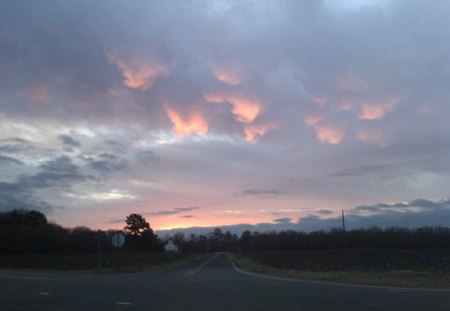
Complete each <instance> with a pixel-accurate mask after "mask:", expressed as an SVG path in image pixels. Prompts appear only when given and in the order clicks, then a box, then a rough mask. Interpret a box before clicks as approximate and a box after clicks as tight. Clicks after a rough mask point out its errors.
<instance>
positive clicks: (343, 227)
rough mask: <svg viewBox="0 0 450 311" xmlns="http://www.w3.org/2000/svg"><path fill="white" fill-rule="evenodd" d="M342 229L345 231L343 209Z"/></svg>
mask: <svg viewBox="0 0 450 311" xmlns="http://www.w3.org/2000/svg"><path fill="white" fill-rule="evenodd" d="M342 229H343V230H344V232H345V215H344V210H342Z"/></svg>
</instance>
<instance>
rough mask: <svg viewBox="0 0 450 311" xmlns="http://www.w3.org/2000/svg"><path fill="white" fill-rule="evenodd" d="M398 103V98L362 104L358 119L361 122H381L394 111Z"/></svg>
mask: <svg viewBox="0 0 450 311" xmlns="http://www.w3.org/2000/svg"><path fill="white" fill-rule="evenodd" d="M398 102H399V99H397V98H391V99H388V100H386V101H384V102H364V103H362V104H361V111H360V113H359V116H358V118H359V119H361V120H380V119H382V118H383V117H384V116H385V115H386V114H387V113H388V112H390V111H392V109H394V106H395V105H396V104H397V103H398Z"/></svg>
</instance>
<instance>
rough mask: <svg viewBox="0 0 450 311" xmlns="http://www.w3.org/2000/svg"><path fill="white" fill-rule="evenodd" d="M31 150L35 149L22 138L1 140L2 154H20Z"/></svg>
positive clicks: (0, 148)
mask: <svg viewBox="0 0 450 311" xmlns="http://www.w3.org/2000/svg"><path fill="white" fill-rule="evenodd" d="M30 149H33V147H32V146H31V145H30V144H29V143H28V141H26V140H25V139H22V138H18V137H14V138H6V139H1V140H0V152H4V153H20V152H24V151H27V150H30Z"/></svg>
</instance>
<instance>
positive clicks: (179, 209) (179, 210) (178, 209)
mask: <svg viewBox="0 0 450 311" xmlns="http://www.w3.org/2000/svg"><path fill="white" fill-rule="evenodd" d="M197 209H199V207H198V206H190V207H176V208H174V209H170V210H161V211H156V212H148V213H145V215H152V216H157V215H174V214H179V213H184V212H190V211H194V210H197Z"/></svg>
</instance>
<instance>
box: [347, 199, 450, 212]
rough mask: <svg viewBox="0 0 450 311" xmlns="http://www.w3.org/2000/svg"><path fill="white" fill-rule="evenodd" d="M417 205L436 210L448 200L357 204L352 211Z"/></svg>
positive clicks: (371, 210)
mask: <svg viewBox="0 0 450 311" xmlns="http://www.w3.org/2000/svg"><path fill="white" fill-rule="evenodd" d="M414 207H419V208H423V209H427V210H437V209H442V208H448V207H450V201H449V200H441V201H431V200H425V199H417V200H413V201H411V202H398V203H378V204H374V205H363V206H357V207H355V208H354V209H353V210H354V211H369V212H387V211H389V210H393V209H405V208H414Z"/></svg>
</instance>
